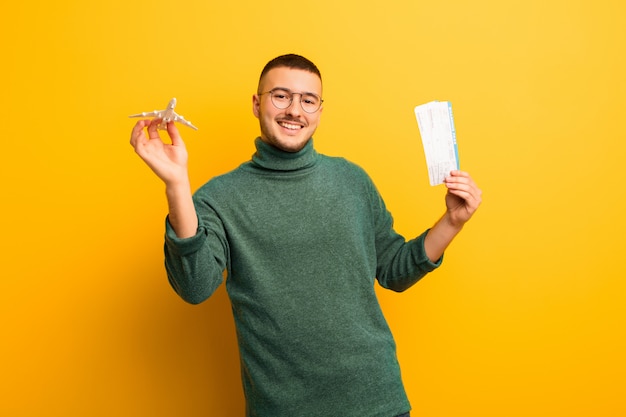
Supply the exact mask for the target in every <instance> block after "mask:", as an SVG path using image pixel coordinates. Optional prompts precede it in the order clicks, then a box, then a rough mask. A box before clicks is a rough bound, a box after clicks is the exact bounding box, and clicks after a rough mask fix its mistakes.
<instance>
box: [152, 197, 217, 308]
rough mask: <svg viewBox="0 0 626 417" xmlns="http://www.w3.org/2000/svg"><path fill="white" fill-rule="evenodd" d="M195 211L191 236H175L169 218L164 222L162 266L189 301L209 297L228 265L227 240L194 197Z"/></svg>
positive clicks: (210, 212) (211, 213)
mask: <svg viewBox="0 0 626 417" xmlns="http://www.w3.org/2000/svg"><path fill="white" fill-rule="evenodd" d="M194 203H195V204H196V213H198V230H197V232H196V235H195V236H192V237H189V238H184V239H181V238H179V237H177V236H176V233H175V232H174V229H173V228H172V226H171V224H170V222H169V219H166V221H165V247H164V251H165V269H166V271H167V278H168V280H169V282H170V284H171V285H172V287H173V288H174V290H175V291H176V293H177V294H178V295H179V296H180V297H181V298H182V299H183V300H185V301H187V302H188V303H191V304H199V303H201V302H202V301H204V300H206V299H207V298H209V297H210V296H211V295H212V294H213V293H214V292H215V290H216V289H217V287H218V286H219V285H220V284H221V283H222V282H223V280H224V278H223V276H224V275H223V274H224V270H225V269H226V267H227V264H228V242H227V240H226V237H225V232H224V227H223V225H222V222H221V221H220V219H219V216H218V215H217V213H215V211H214V210H213V209H212V208H211V207H209V206H208V205H205V204H202V202H199V201H198V199H196V198H195V197H194Z"/></svg>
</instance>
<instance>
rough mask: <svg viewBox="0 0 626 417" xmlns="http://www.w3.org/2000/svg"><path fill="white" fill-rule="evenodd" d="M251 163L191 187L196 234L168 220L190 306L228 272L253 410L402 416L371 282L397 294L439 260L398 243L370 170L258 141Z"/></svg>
mask: <svg viewBox="0 0 626 417" xmlns="http://www.w3.org/2000/svg"><path fill="white" fill-rule="evenodd" d="M255 144H256V148H257V152H256V153H255V154H254V155H253V157H252V160H251V161H249V162H246V163H244V164H242V165H241V166H240V167H239V168H237V169H235V170H234V171H231V172H229V173H227V174H225V175H222V176H219V177H216V178H213V179H212V180H211V181H209V182H208V183H206V184H205V185H204V186H202V187H201V188H200V189H199V190H198V191H197V192H196V193H195V194H194V203H195V206H196V211H197V214H198V220H199V226H198V232H197V234H196V236H194V237H191V238H186V239H179V238H177V237H176V235H175V233H174V232H173V230H172V228H171V225H170V224H169V222H166V237H165V241H166V244H165V258H166V269H167V273H168V278H169V280H170V283H171V285H172V286H173V288H174V289H175V290H176V292H177V293H178V294H179V295H180V296H181V297H182V298H183V299H185V300H186V301H188V302H190V303H199V302H202V301H203V300H205V299H206V298H207V297H209V296H210V295H211V294H212V293H213V292H214V290H215V289H216V287H217V286H218V285H220V284H221V282H222V280H223V271H224V270H227V272H228V278H227V279H226V289H227V292H228V295H229V298H230V300H231V304H232V311H233V315H234V318H235V325H236V330H237V338H238V343H239V350H240V357H241V372H242V381H243V387H244V393H245V397H246V403H247V407H246V409H247V416H262V417H282V416H302V417H315V416H319V417H329V416H338V415H341V416H343V417H351V416H352V417H392V416H395V415H398V414H401V413H404V412H407V411H409V409H410V405H409V402H408V400H407V397H406V394H405V391H404V388H403V385H402V380H401V377H400V368H399V365H398V361H397V357H396V347H395V342H394V340H393V337H392V335H391V332H390V330H389V327H388V325H387V323H386V321H385V319H384V317H383V314H382V311H381V308H380V306H379V303H378V301H377V298H376V294H375V291H374V283H375V280H378V282H379V283H380V285H382V286H383V287H385V288H390V289H392V290H395V291H403V290H405V289H407V288H408V287H410V286H411V285H412V284H414V283H415V282H417V281H418V280H419V279H420V278H421V277H422V276H424V275H425V274H426V273H428V272H430V271H432V270H433V269H434V268H436V267H437V266H438V265H439V264H440V262H441V260H440V261H439V262H438V263H432V262H431V261H430V260H429V259H428V258H427V256H426V254H425V250H424V236H425V233H424V234H422V235H421V236H419V237H418V238H416V239H414V240H411V241H409V242H406V241H405V239H404V238H403V237H402V236H400V235H398V234H397V233H396V232H395V231H394V230H393V227H392V217H391V215H390V214H389V212H388V211H387V209H386V208H385V205H384V203H383V201H382V199H381V197H380V196H379V194H378V192H377V190H376V188H375V186H374V185H373V183H372V182H371V180H370V179H369V177H368V176H367V174H366V173H365V172H364V171H363V170H362V169H361V168H359V167H357V166H356V165H354V164H352V163H350V162H348V161H346V160H345V159H343V158H334V157H328V156H324V155H321V154H318V153H317V152H316V151H315V149H314V148H313V141H312V140H310V141H309V143H308V144H307V145H306V146H305V148H303V149H302V150H301V151H299V152H297V153H287V152H282V151H280V150H278V149H276V148H274V147H272V146H270V145H268V144H266V143H264V142H262V141H261V140H260V139H257V140H256V142H255Z"/></svg>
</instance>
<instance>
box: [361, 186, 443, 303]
mask: <svg viewBox="0 0 626 417" xmlns="http://www.w3.org/2000/svg"><path fill="white" fill-rule="evenodd" d="M370 196H371V198H372V213H373V216H374V228H375V234H376V261H377V264H376V279H377V280H378V282H379V283H380V285H381V286H382V287H384V288H387V289H391V290H393V291H398V292H400V291H404V290H406V289H408V288H409V287H411V286H412V285H413V284H415V283H416V282H417V281H419V280H420V279H421V278H423V277H424V276H425V275H426V274H427V273H429V272H431V271H433V270H434V269H436V268H437V267H439V265H441V262H442V261H443V257H441V258H440V259H439V260H438V261H437V262H432V261H431V260H430V259H429V258H428V256H427V255H426V249H425V248H424V238H425V237H426V234H427V233H428V230H426V231H425V232H423V233H422V234H421V235H419V236H418V237H416V238H415V239H412V240H409V241H408V242H407V241H406V240H405V238H404V237H403V236H401V235H399V234H398V233H397V232H396V231H395V230H394V228H393V217H392V216H391V213H390V212H389V211H388V210H387V208H386V206H385V203H384V201H383V199H382V197H381V196H380V194H379V193H378V191H377V190H376V188H375V187H374V185H373V184H372V190H371V194H370Z"/></svg>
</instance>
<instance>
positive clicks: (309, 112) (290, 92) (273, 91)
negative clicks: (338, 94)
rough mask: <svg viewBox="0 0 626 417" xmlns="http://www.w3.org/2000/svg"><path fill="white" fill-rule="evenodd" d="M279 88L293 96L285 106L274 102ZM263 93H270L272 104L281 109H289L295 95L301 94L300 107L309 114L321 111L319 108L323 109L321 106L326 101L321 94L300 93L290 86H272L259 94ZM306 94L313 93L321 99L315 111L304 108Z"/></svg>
mask: <svg viewBox="0 0 626 417" xmlns="http://www.w3.org/2000/svg"><path fill="white" fill-rule="evenodd" d="M278 90H280V91H284V92H286V93H288V94H289V96H290V97H291V99H290V100H289V104H287V105H286V106H285V107H279V106H277V105H276V103H275V102H274V93H275V92H277V91H278ZM263 94H269V95H270V101H271V102H272V105H273V106H274V107H276V108H277V109H279V110H285V109H288V108H289V107H291V105H292V104H293V97H294V96H295V95H296V94H300V100H299V101H300V108H301V109H302V111H304V112H305V113H308V114H313V113H315V112H317V111H319V109H321V108H322V103H324V99H322V98H321V97H320V96H318V95H317V94H315V93H309V92H300V93H298V92H294V91H291V90H290V89H288V88H284V87H275V88H272V89H271V90H269V91H265V92H263V93H259V94H258V96H259V97H261V96H262V95H263ZM305 94H310V95H312V96H315V97H317V99H318V100H319V105H318V106H317V108H316V109H315V110H313V111H308V110H306V109H305V108H304V106H303V105H302V96H304V95H305Z"/></svg>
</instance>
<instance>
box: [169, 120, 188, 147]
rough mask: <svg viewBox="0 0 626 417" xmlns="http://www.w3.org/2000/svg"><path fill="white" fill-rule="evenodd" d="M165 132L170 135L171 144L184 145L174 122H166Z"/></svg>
mask: <svg viewBox="0 0 626 417" xmlns="http://www.w3.org/2000/svg"><path fill="white" fill-rule="evenodd" d="M167 134H168V135H169V136H170V139H171V140H172V145H174V146H182V145H184V142H183V138H182V137H181V136H180V133H179V132H178V127H176V124H175V123H174V122H169V123H168V124H167Z"/></svg>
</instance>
